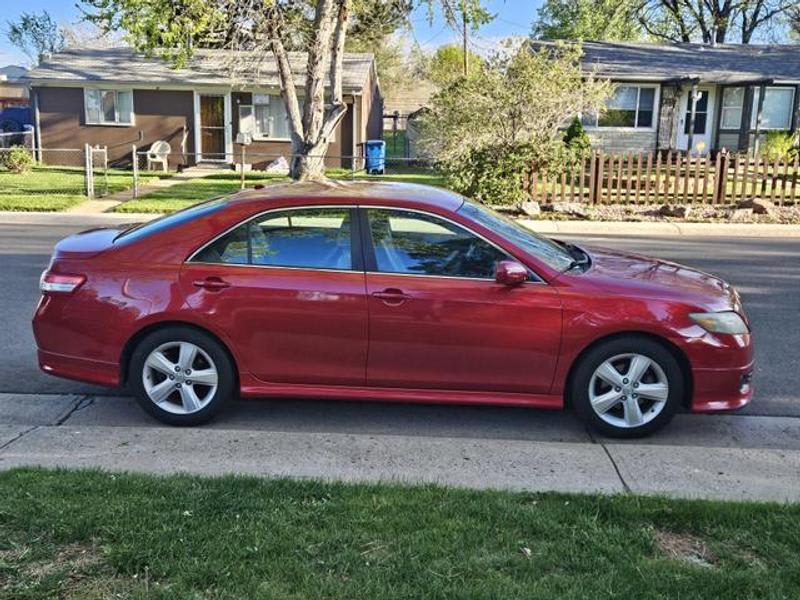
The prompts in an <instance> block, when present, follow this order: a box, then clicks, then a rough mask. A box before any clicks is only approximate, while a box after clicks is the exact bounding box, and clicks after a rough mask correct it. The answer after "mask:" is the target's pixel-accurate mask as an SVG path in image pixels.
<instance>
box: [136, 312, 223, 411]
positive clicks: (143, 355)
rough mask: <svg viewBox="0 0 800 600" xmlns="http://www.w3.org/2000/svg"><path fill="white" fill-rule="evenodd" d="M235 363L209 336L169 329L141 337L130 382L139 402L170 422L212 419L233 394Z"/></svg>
mask: <svg viewBox="0 0 800 600" xmlns="http://www.w3.org/2000/svg"><path fill="white" fill-rule="evenodd" d="M235 380H236V379H235V375H234V368H233V364H232V362H231V360H230V358H229V357H228V354H227V352H226V351H225V349H224V348H223V347H222V345H220V343H219V342H217V341H216V340H215V339H214V338H213V337H211V336H210V335H208V334H205V333H203V332H201V331H197V330H194V329H191V328H184V327H167V328H165V329H162V330H158V331H156V332H154V333H151V334H150V335H148V336H147V337H145V338H144V339H143V340H142V341H141V342H140V343H139V345H138V346H137V347H136V350H135V351H134V353H133V355H132V357H131V361H130V371H129V374H128V381H129V382H130V385H131V388H132V391H133V392H134V394H135V395H136V399H137V401H138V402H139V404H140V405H141V406H142V408H144V410H145V411H147V412H148V413H149V414H151V415H152V416H154V417H155V418H157V419H158V420H160V421H163V422H164V423H168V424H170V425H199V424H201V423H205V422H207V421H209V420H210V419H212V418H213V417H214V416H215V415H216V414H217V413H218V412H219V411H220V409H221V408H222V406H223V405H224V403H225V402H226V401H227V400H228V398H230V397H231V396H232V395H233V393H234V387H235Z"/></svg>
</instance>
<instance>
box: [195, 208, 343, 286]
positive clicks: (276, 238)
mask: <svg viewBox="0 0 800 600" xmlns="http://www.w3.org/2000/svg"><path fill="white" fill-rule="evenodd" d="M352 215H353V210H352V209H351V208H349V207H341V208H339V207H324V208H303V209H298V210H286V211H276V212H270V213H268V214H266V215H262V216H260V217H257V218H256V219H252V220H251V221H248V222H247V223H244V224H242V225H240V226H239V227H236V228H235V229H233V230H231V231H230V232H228V233H227V234H225V235H224V236H222V237H220V238H219V239H217V240H216V241H214V242H212V243H211V244H209V245H208V246H206V247H205V248H203V249H202V250H201V251H200V252H198V253H197V254H196V255H195V256H194V258H193V259H192V260H193V261H195V262H206V263H223V264H250V265H258V266H269V267H294V268H309V269H333V270H345V271H346V270H352V269H353V265H354V260H353V256H354V252H353V239H352V238H353V236H352V233H351V223H352Z"/></svg>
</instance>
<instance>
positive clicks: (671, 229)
mask: <svg viewBox="0 0 800 600" xmlns="http://www.w3.org/2000/svg"><path fill="white" fill-rule="evenodd" d="M519 221H520V223H522V224H523V225H525V226H526V227H529V228H530V229H533V230H534V231H536V232H538V233H543V234H545V235H551V234H559V233H563V234H568V235H642V236H649V235H657V236H709V237H770V238H771V237H800V225H783V224H780V223H674V222H669V223H666V222H642V221H539V220H534V219H520V220H519Z"/></svg>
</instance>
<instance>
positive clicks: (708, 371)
mask: <svg viewBox="0 0 800 600" xmlns="http://www.w3.org/2000/svg"><path fill="white" fill-rule="evenodd" d="M752 337H753V336H752V334H746V335H713V334H710V333H707V334H705V335H702V336H700V337H697V338H692V339H689V340H684V344H683V348H684V351H685V352H686V354H687V358H688V359H689V364H691V365H692V402H691V405H690V410H691V411H692V412H696V413H709V412H717V411H726V410H737V409H739V408H742V407H743V406H746V405H747V404H748V403H749V402H750V400H751V399H752V397H753V385H752V382H751V379H752V376H753V371H754V368H755V362H754V360H753V339H752Z"/></svg>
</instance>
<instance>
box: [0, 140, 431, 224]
mask: <svg viewBox="0 0 800 600" xmlns="http://www.w3.org/2000/svg"><path fill="white" fill-rule="evenodd" d="M14 135H15V136H17V137H16V138H14V139H12V136H8V139H7V140H6V141H2V140H3V138H2V137H0V210H63V209H65V208H69V207H71V206H74V205H77V204H79V203H81V202H83V201H85V200H88V199H93V198H111V199H113V200H122V201H124V200H127V199H129V198H130V197H133V198H137V197H140V196H143V195H148V194H153V193H155V192H158V191H159V190H160V189H165V188H171V187H173V186H180V185H181V184H183V183H188V181H189V180H196V179H202V180H203V181H202V182H200V185H201V187H203V186H204V189H207V190H208V191H209V193H213V192H216V193H226V192H228V191H235V190H236V189H239V188H244V187H249V186H252V185H255V184H259V183H270V182H275V181H281V180H286V179H288V176H289V169H290V164H291V162H292V160H293V159H294V158H295V157H293V156H292V155H291V154H288V153H278V152H271V153H267V152H261V151H253V150H252V149H250V148H248V147H242V146H240V145H236V146H235V147H234V151H232V152H229V153H228V152H222V153H219V154H214V153H204V154H195V153H187V152H173V151H172V150H171V149H170V148H169V146H166V145H165V146H166V147H160V145H159V144H153V145H152V146H150V147H149V148H147V149H145V150H142V149H138V148H137V147H136V146H130V147H128V149H120V148H119V147H117V148H111V149H109V148H108V147H106V146H90V145H88V144H87V145H85V146H83V147H82V148H37V147H35V145H34V143H33V136H32V134H31V132H23V133H20V134H14ZM307 158H309V159H310V160H312V161H313V160H320V161H321V162H322V163H323V165H324V168H325V171H326V174H327V175H328V176H329V177H331V178H334V179H359V178H367V177H373V178H385V179H392V180H400V181H419V182H422V183H437V180H436V178H437V177H438V175H437V174H436V172H435V171H434V169H433V168H432V166H431V165H430V164H429V163H426V162H425V161H421V160H419V159H409V158H401V157H391V156H383V157H377V158H376V157H370V158H367V157H365V156H364V155H363V154H359V155H356V156H341V155H335V154H331V153H329V154H327V155H326V156H324V157H322V156H310V157H307ZM194 185H195V187H196V186H197V185H198V183H197V182H195V183H194ZM118 192H125V194H124V195H116V194H117V193H118ZM182 193H185V194H186V197H187V199H189V196H192V194H194V193H195V192H194V191H193V190H191V189H188V188H187V187H185V186H184V187H178V188H176V189H175V193H174V196H175V197H177V198H181V199H182V198H183V196H181V194H182ZM203 193H204V192H203ZM157 195H158V194H157ZM164 195H166V196H167V197H172V195H171V194H170V193H163V192H162V193H161V196H164ZM201 195H202V194H201ZM193 197H194V196H192V198H193ZM202 199H203V198H202V197H198V198H197V200H202Z"/></svg>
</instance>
